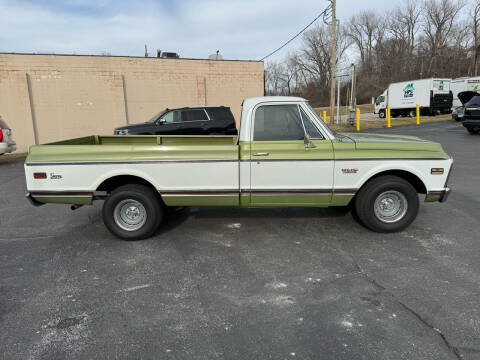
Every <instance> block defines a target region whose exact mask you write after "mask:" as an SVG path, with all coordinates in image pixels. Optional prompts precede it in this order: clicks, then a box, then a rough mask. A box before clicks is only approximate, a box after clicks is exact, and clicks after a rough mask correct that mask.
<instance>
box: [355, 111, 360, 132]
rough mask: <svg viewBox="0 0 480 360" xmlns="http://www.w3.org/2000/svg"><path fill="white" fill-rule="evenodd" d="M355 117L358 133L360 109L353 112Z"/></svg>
mask: <svg viewBox="0 0 480 360" xmlns="http://www.w3.org/2000/svg"><path fill="white" fill-rule="evenodd" d="M355 115H356V118H357V131H360V109H359V108H357V109H356V110H355Z"/></svg>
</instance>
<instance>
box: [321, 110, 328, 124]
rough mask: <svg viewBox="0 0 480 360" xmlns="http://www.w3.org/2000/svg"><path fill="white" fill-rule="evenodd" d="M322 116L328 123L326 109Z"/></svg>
mask: <svg viewBox="0 0 480 360" xmlns="http://www.w3.org/2000/svg"><path fill="white" fill-rule="evenodd" d="M322 117H323V122H324V123H325V124H326V123H327V112H326V111H324V112H323V113H322Z"/></svg>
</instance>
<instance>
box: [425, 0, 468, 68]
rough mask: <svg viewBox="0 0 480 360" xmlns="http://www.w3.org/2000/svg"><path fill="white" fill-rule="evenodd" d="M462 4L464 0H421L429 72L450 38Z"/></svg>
mask: <svg viewBox="0 0 480 360" xmlns="http://www.w3.org/2000/svg"><path fill="white" fill-rule="evenodd" d="M464 6H465V1H464V0H425V1H424V2H423V12H424V16H425V21H424V22H423V32H424V36H425V40H426V45H427V50H428V51H429V53H430V56H431V60H430V66H429V72H431V71H432V67H433V65H434V63H435V61H436V60H437V56H438V55H440V53H441V52H442V51H443V50H444V49H445V47H446V46H447V44H448V41H449V40H450V39H451V34H452V30H453V28H454V25H455V21H456V20H457V15H458V13H459V12H460V10H462V8H463V7H464ZM433 70H435V69H433Z"/></svg>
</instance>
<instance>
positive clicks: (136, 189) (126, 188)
mask: <svg viewBox="0 0 480 360" xmlns="http://www.w3.org/2000/svg"><path fill="white" fill-rule="evenodd" d="M122 202H125V204H124V206H128V204H132V205H134V206H133V207H130V209H134V211H137V210H138V213H139V214H140V215H138V214H137V217H138V216H140V217H141V219H143V220H142V221H140V224H134V225H133V228H132V229H130V230H128V229H126V228H125V227H128V226H132V225H130V224H127V223H125V221H124V220H123V219H124V218H125V216H126V215H125V214H124V216H123V217H122V216H121V215H120V214H121V213H122V212H121V209H122V207H120V208H118V207H117V206H121V204H122ZM137 204H140V205H141V206H140V205H138V206H136V207H135V205H137ZM142 207H143V209H142ZM135 209H137V210H135ZM127 211H128V210H127ZM163 213H164V209H163V204H162V202H161V199H160V196H159V194H158V193H157V192H156V191H155V190H153V189H152V188H150V187H148V186H145V185H138V184H130V185H123V186H120V187H118V188H117V189H115V190H114V191H113V192H112V193H111V194H110V195H109V196H108V197H107V199H106V200H105V203H104V204H103V209H102V216H103V223H104V224H105V226H106V227H107V229H108V230H109V231H110V232H111V233H112V234H113V235H115V236H117V237H119V238H121V239H124V240H141V239H145V238H148V237H150V236H152V235H153V233H154V232H155V231H156V230H157V229H158V227H159V226H160V224H161V222H162V219H163ZM141 214H145V215H144V216H141ZM133 216H135V214H134V215H133ZM134 221H137V219H134ZM142 222H143V223H142ZM120 224H123V225H124V227H122V226H121V225H120ZM138 226H140V227H138ZM137 227H138V228H137Z"/></svg>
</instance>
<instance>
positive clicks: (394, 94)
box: [375, 78, 453, 118]
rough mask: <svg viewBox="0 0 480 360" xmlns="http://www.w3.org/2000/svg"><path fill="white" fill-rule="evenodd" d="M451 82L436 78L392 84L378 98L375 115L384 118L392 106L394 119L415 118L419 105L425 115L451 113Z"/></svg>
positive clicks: (391, 110)
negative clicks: (400, 117) (388, 107)
mask: <svg viewBox="0 0 480 360" xmlns="http://www.w3.org/2000/svg"><path fill="white" fill-rule="evenodd" d="M451 81H452V79H437V78H435V79H421V80H410V81H403V82H398V83H392V84H390V85H388V88H387V89H386V90H385V91H384V92H383V93H382V94H381V95H380V96H379V97H377V100H376V101H375V114H378V116H379V117H381V118H384V117H385V115H386V109H387V106H390V113H391V115H392V117H397V116H412V117H413V116H415V114H416V108H417V104H418V105H419V106H420V111H421V112H422V113H424V114H428V115H436V114H439V113H449V112H450V111H451V108H452V101H453V94H452V91H451V89H450V85H451Z"/></svg>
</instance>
